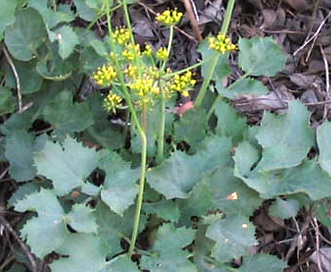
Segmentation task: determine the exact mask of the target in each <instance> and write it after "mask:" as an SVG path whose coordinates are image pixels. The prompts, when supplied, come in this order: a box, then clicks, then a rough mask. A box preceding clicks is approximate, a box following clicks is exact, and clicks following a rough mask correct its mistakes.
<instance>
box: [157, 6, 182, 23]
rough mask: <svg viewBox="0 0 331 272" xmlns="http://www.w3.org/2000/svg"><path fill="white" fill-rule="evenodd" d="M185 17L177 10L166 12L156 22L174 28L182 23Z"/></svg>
mask: <svg viewBox="0 0 331 272" xmlns="http://www.w3.org/2000/svg"><path fill="white" fill-rule="evenodd" d="M182 17H183V13H181V12H178V11H177V9H174V10H169V9H167V10H165V11H164V12H163V13H161V14H158V15H157V16H156V20H157V21H159V22H161V23H163V24H165V25H167V26H173V25H176V24H178V23H179V22H180V20H181V19H182Z"/></svg>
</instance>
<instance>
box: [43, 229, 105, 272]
mask: <svg viewBox="0 0 331 272" xmlns="http://www.w3.org/2000/svg"><path fill="white" fill-rule="evenodd" d="M45 240H46V239H45ZM57 252H58V253H59V254H62V255H65V256H64V257H62V258H60V259H59V260H56V261H53V263H51V264H50V267H51V270H52V271H53V272H63V271H66V272H82V271H84V272H98V271H102V269H103V268H104V267H105V266H106V262H105V259H106V253H105V252H104V251H103V250H102V247H101V239H100V237H98V236H95V235H92V234H78V233H72V234H70V235H69V237H68V239H67V240H66V241H65V243H64V244H63V245H62V246H61V248H59V249H58V250H57Z"/></svg>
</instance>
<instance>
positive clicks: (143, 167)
mask: <svg viewBox="0 0 331 272" xmlns="http://www.w3.org/2000/svg"><path fill="white" fill-rule="evenodd" d="M123 7H124V10H126V11H127V7H126V2H125V1H123ZM127 15H128V14H127ZM107 24H108V32H109V34H108V35H109V44H110V48H111V50H112V51H113V52H114V51H115V50H114V49H115V46H114V43H113V39H112V38H111V34H112V27H111V21H110V9H109V5H107ZM132 39H133V38H132ZM114 62H115V68H116V72H117V75H118V80H119V83H120V85H121V88H122V91H123V94H124V96H125V100H126V103H127V104H128V108H129V111H130V113H131V117H132V120H133V123H134V125H135V126H136V127H137V130H138V133H139V135H140V138H141V144H142V148H141V172H140V181H139V193H138V199H137V206H136V212H135V218H134V224H133V230H132V237H131V243H130V247H129V252H128V255H129V257H131V256H132V254H133V251H134V247H135V243H136V240H137V236H138V230H139V221H140V213H141V207H142V202H143V196H144V187H145V178H146V163H147V138H146V134H145V131H144V129H143V126H142V125H141V123H140V121H139V119H138V116H137V112H136V110H135V108H134V105H133V103H132V100H131V97H130V93H129V90H128V88H127V86H126V84H125V80H124V75H123V73H122V70H121V67H120V64H119V61H118V59H117V58H115V59H114ZM142 110H143V112H145V113H144V114H146V109H145V107H143V109H142ZM143 122H146V117H144V118H143Z"/></svg>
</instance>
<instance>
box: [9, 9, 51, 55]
mask: <svg viewBox="0 0 331 272" xmlns="http://www.w3.org/2000/svg"><path fill="white" fill-rule="evenodd" d="M46 39H47V32H46V29H45V25H44V22H43V19H42V17H41V15H40V14H39V13H38V12H37V11H36V10H35V9H32V8H28V9H24V10H20V11H18V12H17V13H16V22H15V23H14V24H12V25H10V26H8V27H7V29H6V31H5V43H6V45H7V47H8V50H9V52H10V53H11V54H12V55H13V56H14V57H15V58H16V59H18V60H22V61H28V60H31V59H32V58H33V57H34V56H35V55H36V52H37V49H38V47H39V46H40V45H42V43H43V42H44V41H45V40H46Z"/></svg>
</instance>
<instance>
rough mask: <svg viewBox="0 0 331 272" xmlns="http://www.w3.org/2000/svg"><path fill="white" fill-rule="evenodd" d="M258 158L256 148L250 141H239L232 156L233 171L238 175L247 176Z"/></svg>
mask: <svg viewBox="0 0 331 272" xmlns="http://www.w3.org/2000/svg"><path fill="white" fill-rule="evenodd" d="M259 158H260V156H259V152H258V150H257V149H256V148H255V147H254V146H253V145H252V144H251V143H250V142H247V141H244V142H241V143H240V144H239V145H238V146H237V148H236V153H235V154H234V156H233V160H234V161H235V169H234V172H235V173H237V174H238V175H242V176H247V175H248V174H249V173H250V172H251V170H252V168H253V166H254V165H255V164H256V163H257V161H258V159H259Z"/></svg>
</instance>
